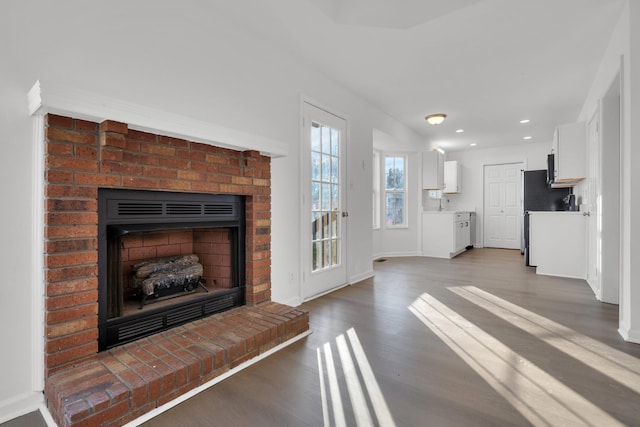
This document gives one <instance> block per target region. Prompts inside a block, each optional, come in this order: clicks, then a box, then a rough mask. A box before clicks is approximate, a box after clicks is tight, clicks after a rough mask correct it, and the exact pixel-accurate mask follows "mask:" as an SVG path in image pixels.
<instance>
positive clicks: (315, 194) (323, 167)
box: [301, 103, 347, 300]
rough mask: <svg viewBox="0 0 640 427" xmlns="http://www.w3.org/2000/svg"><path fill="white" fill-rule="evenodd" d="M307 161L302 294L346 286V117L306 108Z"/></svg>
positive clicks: (303, 180)
mask: <svg viewBox="0 0 640 427" xmlns="http://www.w3.org/2000/svg"><path fill="white" fill-rule="evenodd" d="M303 109H304V111H303V114H304V120H303V122H304V123H303V149H302V153H303V160H302V165H303V166H302V183H303V195H302V200H303V203H302V205H303V206H302V218H303V220H302V230H301V236H302V247H303V248H304V249H303V250H304V254H303V263H304V265H303V269H302V270H303V280H302V283H303V285H302V287H303V289H302V296H303V298H304V299H305V300H308V299H310V298H313V297H315V296H319V295H322V294H324V293H326V292H328V291H330V290H332V289H335V288H338V287H340V286H342V285H344V284H346V283H347V268H346V253H347V252H346V239H345V236H346V226H347V220H346V215H347V213H346V209H345V200H346V197H345V196H346V194H345V193H346V192H345V189H346V186H345V181H346V180H345V178H346V173H345V172H346V169H345V151H346V150H345V148H346V147H345V145H346V135H347V131H346V129H347V124H346V121H345V120H344V119H341V118H340V117H337V116H335V115H333V114H330V113H328V112H326V111H324V110H321V109H319V108H317V107H314V106H313V105H310V104H307V103H305V104H304V107H303Z"/></svg>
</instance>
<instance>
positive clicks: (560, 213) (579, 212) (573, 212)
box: [529, 211, 584, 215]
mask: <svg viewBox="0 0 640 427" xmlns="http://www.w3.org/2000/svg"><path fill="white" fill-rule="evenodd" d="M582 214H584V212H583V211H529V215H582Z"/></svg>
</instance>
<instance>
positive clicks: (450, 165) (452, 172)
mask: <svg viewBox="0 0 640 427" xmlns="http://www.w3.org/2000/svg"><path fill="white" fill-rule="evenodd" d="M442 192H443V193H445V194H457V193H462V167H461V165H460V164H459V163H458V161H457V160H450V161H446V162H444V186H443V188H442Z"/></svg>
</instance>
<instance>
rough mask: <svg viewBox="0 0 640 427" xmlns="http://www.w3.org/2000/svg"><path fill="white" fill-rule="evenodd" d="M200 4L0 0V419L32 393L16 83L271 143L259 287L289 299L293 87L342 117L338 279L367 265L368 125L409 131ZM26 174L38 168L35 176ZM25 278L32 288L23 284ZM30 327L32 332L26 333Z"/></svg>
mask: <svg viewBox="0 0 640 427" xmlns="http://www.w3.org/2000/svg"><path fill="white" fill-rule="evenodd" d="M202 5H203V3H202V2H199V1H195V0H190V1H182V2H168V1H165V2H159V1H157V2H154V3H153V5H152V6H151V5H150V4H149V3H148V2H139V1H123V0H119V1H112V2H110V3H109V4H108V5H105V4H97V3H94V2H86V1H81V0H69V1H65V2H50V1H45V0H41V1H30V2H24V1H21V0H8V1H3V2H2V12H1V13H0V40H2V43H0V58H2V59H1V66H0V95H1V96H0V138H2V146H3V147H4V150H5V151H4V155H3V156H2V157H0V177H1V178H2V181H0V182H1V183H2V186H3V189H2V194H3V196H4V198H5V200H4V205H3V206H4V209H2V211H1V212H0V223H1V224H3V225H4V226H3V240H2V243H0V271H2V272H3V280H2V282H0V340H1V342H3V343H10V344H11V345H5V346H4V348H3V351H2V352H0V378H2V381H0V422H2V421H4V420H5V419H7V418H9V417H11V416H13V415H17V414H18V413H19V412H24V411H26V410H30V409H32V408H31V407H30V406H32V405H33V403H34V402H35V401H37V400H38V399H40V396H41V394H38V393H36V392H34V390H37V389H38V379H39V378H40V376H41V370H39V369H34V368H33V361H32V359H31V356H32V355H33V353H34V352H36V351H37V350H38V341H40V342H41V338H42V332H41V327H40V326H39V325H34V324H33V322H34V320H33V319H37V316H36V313H35V312H34V310H35V309H34V307H33V306H32V302H33V301H34V298H40V297H41V295H42V289H41V288H38V287H37V285H35V284H34V283H33V280H34V279H33V277H36V276H33V275H32V271H33V269H34V268H35V264H34V259H33V257H32V254H31V252H32V251H33V250H34V245H33V244H32V242H31V236H32V235H33V233H32V231H31V227H32V224H34V223H35V222H38V221H42V218H40V217H35V216H34V215H33V213H32V197H33V191H32V189H33V180H32V173H33V165H34V161H35V160H34V155H33V150H32V147H31V141H32V128H31V125H32V119H31V118H30V117H29V116H28V114H27V109H26V93H27V91H28V90H29V89H30V87H31V86H32V85H33V84H34V82H35V81H36V80H38V79H41V80H43V81H52V82H55V83H57V84H60V85H66V86H70V87H73V88H77V89H80V90H84V91H89V92H97V93H102V94H106V95H108V96H110V97H112V98H117V99H122V100H124V101H128V102H132V103H136V104H142V105H145V106H148V107H151V108H155V109H159V110H164V111H169V112H173V113H178V114H182V115H185V116H190V117H193V118H195V119H199V120H205V121H210V122H212V123H216V124H220V125H223V126H227V127H231V128H235V129H240V130H243V131H246V132H251V133H254V134H256V135H262V136H266V137H269V138H272V139H275V140H279V141H283V142H285V143H286V144H287V145H288V147H289V155H288V156H287V157H285V158H279V159H274V160H273V166H272V185H273V187H272V196H273V198H272V200H273V206H272V217H273V226H272V230H273V239H272V282H273V289H272V290H273V299H274V300H277V301H281V302H286V303H289V304H297V303H299V302H300V277H301V273H300V271H301V265H300V262H301V261H300V253H301V248H300V239H299V230H300V227H299V214H300V188H299V182H300V180H299V170H300V167H299V162H300V99H301V96H303V95H304V96H308V97H310V98H313V99H317V100H318V101H320V102H322V103H323V105H325V106H328V107H330V108H332V109H335V111H337V112H339V113H342V114H344V115H345V116H346V118H347V120H348V126H349V140H348V143H347V144H348V152H347V162H348V167H347V169H348V171H349V172H348V177H347V179H348V187H349V189H348V191H349V194H348V198H349V203H348V209H349V211H350V214H351V216H350V219H349V230H348V235H347V238H348V246H349V254H348V255H347V261H348V273H349V280H350V281H351V282H353V281H356V280H358V279H359V278H362V277H366V276H368V275H370V274H372V267H371V256H372V249H371V247H372V233H371V225H370V224H371V208H370V207H371V151H372V132H373V128H374V127H375V128H378V129H380V130H382V131H383V132H385V133H387V134H389V135H392V136H393V137H394V138H395V139H397V140H401V141H406V142H407V143H417V142H418V138H417V136H416V135H415V134H413V133H412V132H411V131H409V130H408V129H407V128H406V127H404V126H402V125H401V124H399V123H398V122H397V121H395V120H394V119H392V118H390V117H389V116H387V115H385V114H383V113H382V112H380V111H378V110H376V109H374V108H372V107H371V106H370V105H368V104H367V103H366V102H364V101H363V100H361V99H359V98H358V97H356V96H354V95H353V94H352V93H351V92H349V91H348V90H345V89H344V88H342V87H340V86H338V85H337V84H335V83H333V82H332V81H330V80H328V79H326V78H325V77H324V76H323V75H320V74H318V73H317V72H316V71H314V70H313V69H311V68H308V67H306V66H305V65H302V64H300V63H298V62H296V61H295V60H292V59H291V57H290V56H288V54H287V53H285V52H282V51H280V50H279V49H278V48H276V47H274V46H272V45H270V44H269V43H268V41H267V40H264V39H262V38H260V37H258V36H256V35H253V34H251V32H250V31H246V29H243V28H242V24H241V23H238V22H234V20H233V19H232V18H230V17H228V16H225V15H224V12H223V11H217V10H214V9H215V7H216V6H215V3H214V4H209V5H208V6H207V7H210V8H211V9H210V10H208V11H207V13H202V12H200V8H201V7H203V6H202ZM37 179H42V177H38V178H37ZM34 289H37V290H36V291H34ZM34 331H38V332H37V333H34Z"/></svg>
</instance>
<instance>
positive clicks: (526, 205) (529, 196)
mask: <svg viewBox="0 0 640 427" xmlns="http://www.w3.org/2000/svg"><path fill="white" fill-rule="evenodd" d="M569 194H571V188H551V186H550V185H549V184H548V183H547V171H546V170H544V169H541V170H533V171H522V216H523V217H522V239H521V240H522V242H521V245H520V249H521V252H522V253H523V254H524V262H525V265H529V212H530V211H564V210H567V208H568V207H567V204H566V202H565V200H564V198H565V197H566V196H568V195H569Z"/></svg>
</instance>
